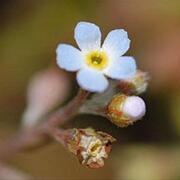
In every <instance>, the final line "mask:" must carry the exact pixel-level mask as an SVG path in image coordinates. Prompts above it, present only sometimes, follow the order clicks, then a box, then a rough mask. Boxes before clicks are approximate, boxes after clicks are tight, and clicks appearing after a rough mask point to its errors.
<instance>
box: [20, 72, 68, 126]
mask: <svg viewBox="0 0 180 180" xmlns="http://www.w3.org/2000/svg"><path fill="white" fill-rule="evenodd" d="M69 88H70V81H69V79H68V77H67V75H66V74H65V73H64V72H63V71H59V70H57V69H48V70H43V71H41V72H39V73H37V74H35V76H34V77H33V78H32V79H31V81H30V84H29V86H28V92H27V108H26V110H25V112H24V114H23V117H22V123H23V126H24V127H32V126H34V125H36V124H37V123H38V122H39V121H38V120H39V119H40V118H42V117H43V116H44V115H45V114H46V113H48V112H49V111H50V110H52V108H54V107H55V106H56V105H58V104H59V103H62V102H63V101H64V99H65V98H66V97H67V95H68V92H69Z"/></svg>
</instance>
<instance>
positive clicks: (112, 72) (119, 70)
mask: <svg viewBox="0 0 180 180" xmlns="http://www.w3.org/2000/svg"><path fill="white" fill-rule="evenodd" d="M104 73H105V74H106V75H107V76H109V77H111V78H113V79H127V78H130V77H132V76H133V75H134V74H135V73H136V62H135V60H134V58H133V57H131V56H122V57H120V58H119V59H117V60H115V61H113V62H112V64H111V65H110V67H109V68H107V69H106V70H105V71H104Z"/></svg>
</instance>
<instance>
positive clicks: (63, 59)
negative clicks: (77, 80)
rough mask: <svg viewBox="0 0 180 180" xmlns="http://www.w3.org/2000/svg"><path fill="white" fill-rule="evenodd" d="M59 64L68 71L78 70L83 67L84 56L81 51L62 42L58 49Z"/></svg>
mask: <svg viewBox="0 0 180 180" xmlns="http://www.w3.org/2000/svg"><path fill="white" fill-rule="evenodd" d="M56 53H57V64H58V65H59V66H60V67H61V68H62V69H65V70H67V71H77V70H79V69H80V68H81V66H82V63H83V57H82V55H81V52H80V51H79V50H78V49H76V48H74V47H73V46H71V45H67V44H60V45H59V46H58V47H57V49H56Z"/></svg>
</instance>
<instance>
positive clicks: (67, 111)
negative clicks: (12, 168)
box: [0, 89, 90, 161]
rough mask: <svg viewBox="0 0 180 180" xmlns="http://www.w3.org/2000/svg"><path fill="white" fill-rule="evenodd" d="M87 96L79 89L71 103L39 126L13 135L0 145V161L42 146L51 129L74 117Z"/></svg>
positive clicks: (87, 94) (85, 92)
mask: <svg viewBox="0 0 180 180" xmlns="http://www.w3.org/2000/svg"><path fill="white" fill-rule="evenodd" d="M89 95H90V93H89V92H87V91H84V90H82V89H80V90H79V92H78V94H77V95H76V96H75V97H74V99H73V100H72V101H70V102H69V103H68V104H67V105H65V106H64V107H63V108H60V109H59V110H57V111H56V112H54V113H52V114H51V115H50V116H49V117H48V118H47V119H46V120H45V121H44V122H43V123H41V124H40V125H39V126H37V127H35V128H32V129H23V130H21V131H20V132H19V133H17V134H16V135H13V137H12V138H9V139H8V140H7V141H6V142H5V143H4V144H2V145H0V161H7V160H9V159H11V158H12V157H13V156H14V155H15V154H16V153H18V152H21V151H24V150H27V149H32V148H36V147H39V145H44V143H46V142H48V140H49V132H51V130H52V128H55V127H58V126H59V125H62V124H63V123H65V122H67V121H68V120H69V119H71V118H72V117H73V116H75V115H76V114H77V113H78V110H79V108H80V107H81V106H82V105H83V103H84V102H85V101H86V99H87V97H88V96H89Z"/></svg>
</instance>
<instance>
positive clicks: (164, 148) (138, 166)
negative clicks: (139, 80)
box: [0, 0, 180, 180]
mask: <svg viewBox="0 0 180 180" xmlns="http://www.w3.org/2000/svg"><path fill="white" fill-rule="evenodd" d="M79 21H90V22H93V23H95V24H97V25H99V26H100V27H101V30H102V33H103V37H105V36H106V34H107V33H108V32H109V31H110V30H112V29H116V28H124V29H125V30H127V31H128V33H129V37H130V39H131V49H130V51H129V52H128V54H131V55H133V56H134V57H135V58H136V59H137V63H138V66H139V68H140V69H142V70H144V71H147V72H149V74H150V76H151V80H150V84H149V88H148V91H147V92H146V93H145V94H144V95H143V98H144V99H145V101H146V104H147V114H146V116H145V117H144V119H143V120H142V121H139V122H137V123H136V124H135V125H134V126H131V127H128V128H125V129H120V128H117V127H116V126H114V125H112V124H111V123H110V122H109V121H108V120H106V119H103V118H97V117H94V116H81V117H78V118H76V119H75V121H74V122H72V123H71V124H70V125H69V127H74V126H76V127H87V126H92V127H95V128H96V129H98V130H104V131H106V132H109V133H111V134H112V135H113V136H114V137H116V138H117V139H118V144H116V145H115V146H114V148H113V152H112V154H111V156H110V158H109V159H108V160H107V161H106V165H105V167H104V168H102V169H99V170H89V169H87V168H84V167H82V166H81V165H79V164H78V162H77V160H76V159H75V157H73V156H72V155H71V154H70V153H69V152H67V151H66V150H65V149H64V148H62V147H61V146H60V145H59V144H56V143H53V144H51V145H49V146H47V147H44V148H41V149H39V150H36V151H34V152H30V153H24V154H20V155H17V156H16V157H15V159H13V160H12V164H13V165H14V166H15V167H17V168H19V169H22V170H24V171H25V172H27V173H29V174H32V175H33V176H36V177H39V178H40V179H43V178H46V179H53V178H57V179H77V180H78V179H94V180H95V179H105V180H106V179H110V180H111V179H115V180H116V179H117V180H161V179H162V180H164V179H165V180H166V179H167V180H171V179H177V180H178V179H180V172H179V170H180V143H179V140H180V1H179V0H171V1H170V0H159V1H156V0H90V1H88V0H51V1H48V0H39V1H36V0H29V1H28V0H1V1H0V119H1V120H0V141H1V142H2V141H4V139H6V138H7V137H8V136H9V135H12V134H13V133H14V132H16V130H17V128H18V127H19V124H20V119H21V114H22V112H23V110H24V108H25V105H26V102H25V100H26V89H27V88H26V87H27V84H28V81H29V79H30V78H31V77H32V75H33V74H34V73H35V72H38V71H39V70H41V69H45V68H47V67H49V66H50V67H54V66H56V64H55V49H56V47H57V44H58V43H60V42H65V43H70V44H73V45H75V46H76V44H75V41H74V38H73V31H74V27H75V25H76V24H77V22H79ZM72 93H75V92H72Z"/></svg>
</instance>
